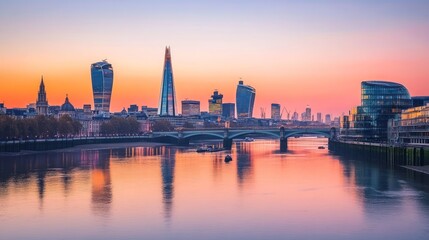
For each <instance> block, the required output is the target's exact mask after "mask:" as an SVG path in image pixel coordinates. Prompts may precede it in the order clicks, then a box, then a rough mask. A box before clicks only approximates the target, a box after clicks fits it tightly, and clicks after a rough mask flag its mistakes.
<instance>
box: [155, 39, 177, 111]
mask: <svg viewBox="0 0 429 240" xmlns="http://www.w3.org/2000/svg"><path fill="white" fill-rule="evenodd" d="M176 113H177V107H176V92H175V89H174V78H173V67H172V63H171V51H170V47H166V48H165V57H164V69H163V76H162V83H161V94H160V98H159V106H158V115H160V116H176Z"/></svg>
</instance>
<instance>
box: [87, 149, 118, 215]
mask: <svg viewBox="0 0 429 240" xmlns="http://www.w3.org/2000/svg"><path fill="white" fill-rule="evenodd" d="M89 154H90V155H91V156H88V157H89V159H92V161H91V163H92V164H91V182H92V191H91V203H92V210H93V212H94V213H95V214H97V215H101V216H107V215H108V214H109V210H110V205H111V203H112V184H111V178H110V157H111V154H110V155H105V156H103V155H101V158H100V151H94V152H90V153H89Z"/></svg>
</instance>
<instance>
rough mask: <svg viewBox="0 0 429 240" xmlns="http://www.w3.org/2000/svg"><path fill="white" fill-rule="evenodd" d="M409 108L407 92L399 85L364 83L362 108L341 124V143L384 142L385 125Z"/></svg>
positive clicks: (409, 100)
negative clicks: (349, 140)
mask: <svg viewBox="0 0 429 240" xmlns="http://www.w3.org/2000/svg"><path fill="white" fill-rule="evenodd" d="M410 107H412V101H411V97H410V94H409V93H408V90H407V89H406V88H405V87H404V86H403V85H401V84H399V83H394V82H386V81H363V82H362V83H361V106H357V107H354V108H353V109H352V110H350V112H349V115H348V117H347V121H345V120H344V118H343V119H342V121H341V124H340V135H341V137H342V138H344V139H353V140H360V141H377V142H385V141H387V123H388V121H389V119H392V118H395V116H396V115H397V114H400V113H401V111H402V110H404V109H407V108H410Z"/></svg>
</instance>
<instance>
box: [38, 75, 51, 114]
mask: <svg viewBox="0 0 429 240" xmlns="http://www.w3.org/2000/svg"><path fill="white" fill-rule="evenodd" d="M48 107H49V105H48V99H47V98H46V91H45V83H44V82H43V76H42V80H41V81H40V86H39V93H38V94H37V101H36V113H37V114H39V115H48Z"/></svg>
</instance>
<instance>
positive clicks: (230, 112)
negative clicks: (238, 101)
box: [222, 103, 235, 119]
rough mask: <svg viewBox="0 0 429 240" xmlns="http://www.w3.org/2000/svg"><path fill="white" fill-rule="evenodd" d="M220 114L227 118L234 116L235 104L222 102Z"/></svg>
mask: <svg viewBox="0 0 429 240" xmlns="http://www.w3.org/2000/svg"><path fill="white" fill-rule="evenodd" d="M222 116H223V117H224V118H227V119H229V118H235V104H234V103H222Z"/></svg>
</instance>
